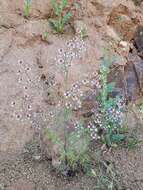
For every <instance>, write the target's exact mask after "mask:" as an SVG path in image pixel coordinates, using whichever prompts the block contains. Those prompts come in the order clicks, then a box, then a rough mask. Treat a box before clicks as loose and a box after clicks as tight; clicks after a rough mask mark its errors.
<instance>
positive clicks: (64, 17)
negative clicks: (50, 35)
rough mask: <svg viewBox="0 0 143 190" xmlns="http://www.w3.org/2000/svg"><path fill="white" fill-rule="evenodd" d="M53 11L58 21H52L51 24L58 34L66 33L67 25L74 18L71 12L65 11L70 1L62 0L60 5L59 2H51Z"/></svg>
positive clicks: (52, 0) (54, 0) (55, 0)
mask: <svg viewBox="0 0 143 190" xmlns="http://www.w3.org/2000/svg"><path fill="white" fill-rule="evenodd" d="M51 3H52V7H53V11H54V14H55V16H56V17H57V18H56V19H50V20H49V23H50V25H51V26H52V28H53V29H54V30H55V31H56V32H57V33H61V34H62V33H64V28H65V25H66V24H67V23H68V22H69V20H70V19H71V17H72V13H71V12H70V11H68V12H65V9H66V7H67V5H68V0H62V1H61V2H60V3H58V2H57V0H51Z"/></svg>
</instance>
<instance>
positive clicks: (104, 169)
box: [94, 152, 122, 190]
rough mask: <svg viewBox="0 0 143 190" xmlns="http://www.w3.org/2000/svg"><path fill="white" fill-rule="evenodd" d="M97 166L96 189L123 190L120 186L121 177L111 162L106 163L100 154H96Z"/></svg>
mask: <svg viewBox="0 0 143 190" xmlns="http://www.w3.org/2000/svg"><path fill="white" fill-rule="evenodd" d="M96 165H97V167H96V172H95V175H94V177H95V178H96V180H97V183H96V186H95V189H97V190H102V189H106V190H115V189H118V190H121V189H122V187H121V184H120V176H119V174H118V172H117V171H116V169H115V167H114V165H113V164H112V163H111V162H109V161H105V160H104V159H103V158H102V156H101V154H100V153H99V152H97V154H96Z"/></svg>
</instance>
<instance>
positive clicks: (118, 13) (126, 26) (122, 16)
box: [108, 4, 137, 41]
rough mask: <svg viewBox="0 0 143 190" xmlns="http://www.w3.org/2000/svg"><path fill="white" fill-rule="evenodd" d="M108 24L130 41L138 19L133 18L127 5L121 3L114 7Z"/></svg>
mask: <svg viewBox="0 0 143 190" xmlns="http://www.w3.org/2000/svg"><path fill="white" fill-rule="evenodd" d="M108 24H109V25H110V26H112V27H113V28H114V29H115V30H116V31H117V32H118V33H119V35H120V37H121V38H122V39H123V40H127V41H130V40H131V39H132V38H133V36H134V32H135V30H136V25H137V20H136V19H132V13H131V12H130V10H129V9H128V7H127V6H124V5H122V4H120V5H119V6H117V7H115V8H113V10H112V12H111V14H110V15H109V21H108Z"/></svg>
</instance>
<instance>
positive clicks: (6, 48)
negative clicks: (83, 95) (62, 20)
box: [0, 0, 143, 190]
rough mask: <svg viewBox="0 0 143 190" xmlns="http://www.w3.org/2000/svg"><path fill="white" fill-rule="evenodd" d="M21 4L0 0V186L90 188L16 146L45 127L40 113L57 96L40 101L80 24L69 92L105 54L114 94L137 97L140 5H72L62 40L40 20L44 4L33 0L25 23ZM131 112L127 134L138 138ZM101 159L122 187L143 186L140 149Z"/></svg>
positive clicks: (87, 181) (97, 1) (16, 189)
mask: <svg viewBox="0 0 143 190" xmlns="http://www.w3.org/2000/svg"><path fill="white" fill-rule="evenodd" d="M73 2H74V0H71V1H70V3H71V6H72V3H73ZM23 3H24V1H23V0H19V1H17V0H11V1H9V0H6V1H3V0H0V189H2V190H3V189H4V190H5V189H6V190H7V189H11V190H24V189H25V190H34V189H36V190H44V189H45V190H48V189H49V190H54V189H59V190H74V189H78V190H80V189H81V190H94V189H95V185H96V183H95V180H94V179H92V178H88V177H85V176H83V175H82V174H80V175H79V176H78V177H75V178H74V179H72V180H70V181H67V180H65V179H63V178H61V177H57V176H55V175H54V174H53V173H52V172H51V169H50V163H49V161H41V162H40V161H38V162H37V161H35V159H34V160H33V159H32V160H31V159H28V158H27V157H28V155H27V154H26V153H23V152H24V147H25V144H26V143H27V142H29V141H30V140H31V139H32V138H33V134H34V133H35V130H36V132H37V130H38V129H39V127H41V126H45V125H47V121H46V117H47V115H46V113H48V112H49V109H50V107H51V105H56V104H57V103H58V99H57V96H47V88H48V86H47V85H48V84H49V83H50V82H51V81H53V80H54V82H55V84H56V85H55V93H57V94H59V93H60V92H61V91H62V90H63V86H62V82H63V78H62V76H61V75H60V74H59V70H58V69H57V65H56V62H55V57H56V55H57V52H58V50H59V49H60V48H63V47H65V44H66V43H67V41H69V40H71V39H73V38H74V36H75V35H78V34H77V31H78V29H79V28H80V27H81V26H86V28H87V34H88V37H87V38H85V39H84V44H85V45H86V52H85V53H84V54H83V55H82V56H81V57H80V58H79V59H77V60H74V63H73V65H72V68H71V72H70V76H69V77H70V80H69V81H70V82H69V84H68V85H69V87H70V86H71V85H72V84H73V83H75V82H76V81H79V80H82V79H83V77H84V76H85V74H88V75H90V73H92V72H93V71H97V70H98V68H99V63H100V62H101V59H102V56H103V52H104V50H106V49H108V51H109V52H110V55H111V57H116V60H115V61H114V62H113V65H114V70H113V72H112V74H111V79H110V80H115V81H116V91H117V92H118V93H122V94H124V96H125V97H126V99H127V100H128V101H132V102H134V101H137V100H138V99H139V98H140V97H142V94H143V38H142V33H143V12H142V9H143V3H142V1H137V0H134V1H132V0H89V1H87V0H82V1H78V3H79V6H80V9H77V10H76V9H74V8H73V12H74V19H73V20H72V21H71V24H70V25H68V26H67V27H66V32H65V34H63V35H62V36H59V35H57V34H53V32H52V30H51V28H50V27H49V25H48V21H47V19H48V18H49V17H50V15H52V14H53V13H52V8H51V4H50V1H49V0H39V1H37V0H34V1H33V4H32V10H31V13H30V18H29V19H25V18H24V17H23ZM76 3H77V1H76ZM44 32H48V34H49V35H48V42H47V41H44V40H43V39H42V35H43V34H44ZM85 110H86V108H85ZM133 110H135V109H134V108H133ZM133 113H134V112H132V111H131V116H130V117H129V121H128V124H129V127H130V128H131V130H132V129H134V128H135V129H136V128H137V134H138V136H139V137H138V138H140V139H141V138H142V136H143V129H142V121H141V118H142V115H139V113H138V111H137V112H135V114H133ZM132 114H133V115H132ZM130 119H132V124H131V121H130ZM25 154H26V156H25ZM105 157H107V160H111V161H112V162H114V163H115V166H116V167H117V170H118V171H119V173H120V174H121V179H122V183H121V189H122V190H123V189H124V190H142V189H143V147H142V145H141V146H139V147H138V148H137V149H135V150H133V151H128V150H127V149H118V150H114V151H113V152H111V153H108V154H107V155H105Z"/></svg>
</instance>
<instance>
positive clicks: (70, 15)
mask: <svg viewBox="0 0 143 190" xmlns="http://www.w3.org/2000/svg"><path fill="white" fill-rule="evenodd" d="M72 16H73V14H72V13H71V12H68V13H66V14H65V15H64V17H63V21H62V23H63V24H66V23H67V22H68V21H69V19H70V18H71V17H72Z"/></svg>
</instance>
